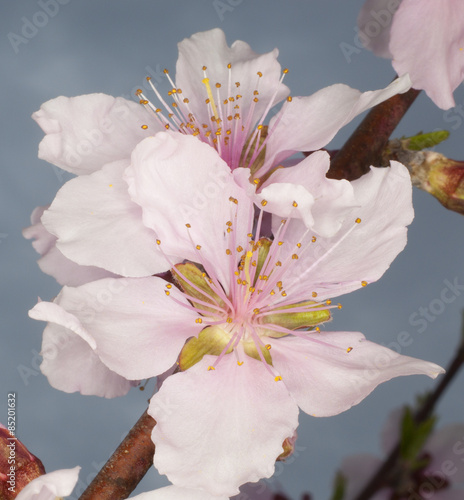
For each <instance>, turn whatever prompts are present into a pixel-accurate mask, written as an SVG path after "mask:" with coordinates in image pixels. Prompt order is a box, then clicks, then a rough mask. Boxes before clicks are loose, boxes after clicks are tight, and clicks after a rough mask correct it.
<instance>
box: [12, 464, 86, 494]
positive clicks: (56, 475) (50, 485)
mask: <svg viewBox="0 0 464 500" xmlns="http://www.w3.org/2000/svg"><path fill="white" fill-rule="evenodd" d="M80 470H81V468H80V467H74V469H61V470H56V471H54V472H49V473H48V474H44V475H43V476H39V477H37V478H35V479H34V480H33V481H31V482H30V483H29V484H27V485H26V486H25V487H24V488H23V489H22V490H21V491H20V492H19V494H18V496H17V497H16V500H55V499H56V497H63V496H68V495H70V494H71V493H72V490H73V489H74V486H75V485H76V483H77V479H78V476H79V471H80Z"/></svg>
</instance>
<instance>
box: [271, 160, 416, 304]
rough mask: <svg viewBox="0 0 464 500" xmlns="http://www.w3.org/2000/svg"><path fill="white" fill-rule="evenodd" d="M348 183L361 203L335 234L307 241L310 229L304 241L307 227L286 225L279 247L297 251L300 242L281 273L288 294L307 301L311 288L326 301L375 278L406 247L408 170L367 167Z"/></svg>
mask: <svg viewBox="0 0 464 500" xmlns="http://www.w3.org/2000/svg"><path fill="white" fill-rule="evenodd" d="M351 184H352V186H353V189H354V196H355V199H356V201H357V204H358V205H359V207H355V208H349V209H348V210H347V212H346V214H345V220H344V221H343V223H342V226H341V229H340V230H339V231H338V233H337V234H335V235H334V236H332V237H330V238H324V237H319V236H317V238H316V240H315V242H311V238H312V237H313V234H311V233H309V234H307V236H306V237H305V238H304V239H303V240H302V236H303V235H304V233H305V231H306V228H305V226H304V225H303V224H302V222H300V221H299V220H295V219H292V220H291V221H289V223H288V224H287V225H288V227H287V228H286V233H285V244H284V245H283V247H282V249H283V251H284V252H286V253H287V255H291V254H292V253H293V252H295V251H297V253H300V252H299V251H298V249H297V246H296V245H297V243H299V242H301V243H302V251H301V257H300V258H299V259H298V260H296V261H294V262H292V264H291V266H289V268H288V270H287V271H286V274H285V278H286V283H287V284H286V283H284V286H285V290H286V292H287V294H288V296H289V298H290V297H297V298H298V297H300V296H303V297H304V299H306V298H307V297H308V296H309V295H310V294H312V293H313V292H314V293H315V294H317V297H318V300H324V299H326V298H329V297H336V296H338V295H342V294H344V293H348V292H350V291H353V290H356V289H358V288H360V287H361V286H362V285H363V284H366V283H371V282H374V281H376V280H378V279H379V278H380V277H381V276H382V274H383V273H384V272H385V271H386V270H387V269H388V267H389V266H390V263H391V262H392V261H393V259H394V258H395V257H396V256H397V255H398V253H399V252H400V251H401V250H402V249H403V248H404V246H405V245H406V226H407V225H408V224H409V223H410V222H411V220H412V218H413V208H412V200H411V197H412V187H411V179H410V176H409V173H408V171H407V169H406V168H405V167H404V166H403V165H401V164H400V163H397V162H392V166H391V167H390V168H374V167H371V171H370V172H369V173H368V174H366V175H364V176H363V177H361V178H360V179H357V180H355V181H353V182H352V183H351ZM359 219H360V221H361V222H360V223H359V224H358V223H356V221H357V220H359ZM279 224H280V218H279V219H278V218H275V221H274V229H276V228H277V227H278V225H279ZM317 224H318V221H317V220H316V222H315V226H316V225H317ZM364 281H365V282H366V283H363V282H364ZM313 296H314V295H313ZM298 300H300V299H298ZM301 300H303V299H301Z"/></svg>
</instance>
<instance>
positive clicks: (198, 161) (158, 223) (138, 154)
mask: <svg viewBox="0 0 464 500" xmlns="http://www.w3.org/2000/svg"><path fill="white" fill-rule="evenodd" d="M126 180H127V183H128V184H129V194H130V196H131V198H132V200H133V201H134V202H136V203H137V204H138V205H140V207H142V211H143V222H144V224H145V226H147V227H149V228H151V229H153V231H154V234H156V238H159V240H160V241H161V245H160V248H161V249H162V250H163V251H164V252H165V253H166V254H174V253H175V254H176V255H182V256H183V257H184V258H185V259H189V260H191V261H193V262H199V259H201V262H200V263H201V264H203V265H204V266H205V267H207V268H208V265H211V272H212V274H210V275H213V274H215V275H216V276H218V277H219V279H220V281H221V283H223V284H224V285H226V284H227V279H228V276H229V274H228V269H229V263H230V257H229V255H227V254H226V249H227V248H229V247H230V244H229V240H230V238H228V237H227V236H226V237H225V236H224V232H225V230H226V228H227V226H226V223H227V222H228V221H231V222H233V224H234V231H235V233H234V237H235V238H236V240H235V245H234V247H237V246H239V245H241V246H242V247H244V248H245V247H246V245H247V236H246V234H247V233H248V232H249V231H250V228H251V223H252V217H253V212H252V203H251V202H250V200H249V199H248V197H247V196H246V193H245V192H244V191H243V190H242V189H241V188H240V187H238V186H237V185H236V184H235V182H234V180H233V177H232V174H231V172H230V169H229V167H228V166H227V165H226V163H225V162H224V161H223V160H222V159H221V158H220V157H219V155H218V154H217V152H216V151H215V150H214V149H213V148H212V147H210V146H208V145H206V144H204V143H202V142H200V141H198V140H197V139H196V138H195V137H192V136H186V135H182V134H175V135H174V134H168V133H159V134H157V135H156V136H154V137H149V138H148V139H145V140H144V141H143V142H141V143H140V144H139V145H138V146H137V148H136V149H135V150H134V153H133V155H132V163H131V166H130V167H129V168H128V169H127V170H126ZM230 197H233V198H235V199H237V200H238V205H235V204H234V203H232V202H231V201H229V198H230ZM235 217H237V220H239V221H240V225H239V227H237V226H236V225H235ZM188 225H190V226H191V227H190V228H189V227H188ZM197 245H198V246H199V247H200V250H201V251H199V250H197V248H196V246H197ZM235 254H236V256H237V258H240V257H241V254H239V253H237V252H235ZM200 256H201V257H200ZM207 270H208V269H207Z"/></svg>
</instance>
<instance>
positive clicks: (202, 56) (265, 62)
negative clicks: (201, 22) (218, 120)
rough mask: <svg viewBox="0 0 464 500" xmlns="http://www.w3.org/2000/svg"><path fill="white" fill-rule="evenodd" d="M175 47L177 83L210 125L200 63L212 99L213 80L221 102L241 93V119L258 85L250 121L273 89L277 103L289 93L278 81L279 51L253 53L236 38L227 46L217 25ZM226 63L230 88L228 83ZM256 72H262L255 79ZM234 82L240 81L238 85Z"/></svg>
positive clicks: (265, 103) (254, 121) (203, 120)
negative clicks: (210, 89)
mask: <svg viewBox="0 0 464 500" xmlns="http://www.w3.org/2000/svg"><path fill="white" fill-rule="evenodd" d="M178 47H179V59H178V61H177V65H176V85H177V86H178V87H179V88H181V89H182V95H183V96H185V97H187V98H188V99H189V100H190V103H189V106H190V109H191V110H192V111H193V113H194V115H195V117H196V118H197V121H198V122H200V123H207V124H209V123H210V119H211V116H210V112H209V111H208V108H207V106H206V105H205V104H204V102H205V99H206V98H208V94H207V92H206V87H205V85H204V84H203V83H202V80H203V78H204V73H203V69H202V68H203V66H206V68H207V69H206V75H207V77H208V78H209V80H210V85H211V87H212V88H213V90H214V97H215V98H216V88H215V85H216V83H221V84H222V86H221V88H220V89H219V96H220V99H221V102H222V101H223V100H225V99H227V98H229V97H235V96H236V94H240V95H242V98H241V99H238V100H237V102H238V103H239V104H240V110H239V111H240V114H241V115H242V119H244V120H246V119H247V116H248V112H249V110H250V107H251V105H252V100H253V99H254V98H255V97H256V96H255V95H254V94H253V92H254V90H256V89H257V88H259V96H258V98H259V101H258V103H257V104H256V105H255V109H254V111H253V118H252V120H251V123H252V124H254V123H256V121H257V120H258V119H259V118H260V117H261V115H262V114H263V112H264V111H265V109H266V107H267V105H268V104H269V102H270V100H271V98H272V96H273V95H274V93H275V92H276V91H277V96H276V98H275V101H274V102H275V103H278V102H280V101H281V100H282V99H284V98H285V97H286V96H287V95H288V93H289V90H288V88H287V87H286V86H285V85H283V84H279V80H280V77H281V68H280V64H279V63H278V62H277V56H278V54H279V51H278V50H277V49H274V50H273V51H272V52H268V53H267V54H262V55H261V54H257V53H256V52H254V51H253V50H252V49H251V48H250V46H249V45H248V44H247V43H245V42H242V41H239V40H237V41H236V42H234V43H233V44H232V46H231V47H230V48H229V46H228V45H227V41H226V38H225V35H224V32H223V31H222V30H220V29H217V28H216V29H213V30H210V31H204V32H202V33H196V34H194V35H192V36H191V37H190V38H186V39H185V40H183V41H182V42H180V43H179V44H178ZM229 63H230V64H231V76H230V82H231V84H232V88H231V89H229V85H228V84H229V69H228V68H227V65H228V64H229ZM258 71H260V72H261V73H262V74H263V76H262V78H258V75H257V73H258ZM258 80H259V87H258ZM235 82H240V87H239V88H237V87H236V85H235Z"/></svg>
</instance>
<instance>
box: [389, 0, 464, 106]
mask: <svg viewBox="0 0 464 500" xmlns="http://www.w3.org/2000/svg"><path fill="white" fill-rule="evenodd" d="M463 19H464V2H462V1H461V0H403V1H402V3H401V5H400V6H399V8H398V10H397V12H396V14H395V17H394V19H393V24H392V27H391V33H390V37H391V40H390V51H391V53H392V54H393V67H394V68H395V70H396V71H397V72H398V74H399V75H403V74H404V73H409V75H410V76H411V80H412V84H413V87H414V88H416V89H424V90H425V92H426V93H427V95H428V96H429V97H430V98H431V99H432V101H433V102H434V103H435V104H436V105H437V106H438V107H440V108H442V109H448V108H452V107H453V106H454V105H455V102H454V98H453V91H454V90H455V89H456V87H457V86H458V85H459V84H460V83H461V82H462V81H463V80H464V25H463Z"/></svg>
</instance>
